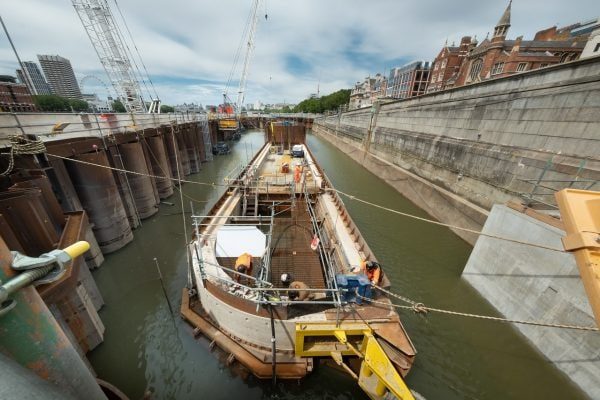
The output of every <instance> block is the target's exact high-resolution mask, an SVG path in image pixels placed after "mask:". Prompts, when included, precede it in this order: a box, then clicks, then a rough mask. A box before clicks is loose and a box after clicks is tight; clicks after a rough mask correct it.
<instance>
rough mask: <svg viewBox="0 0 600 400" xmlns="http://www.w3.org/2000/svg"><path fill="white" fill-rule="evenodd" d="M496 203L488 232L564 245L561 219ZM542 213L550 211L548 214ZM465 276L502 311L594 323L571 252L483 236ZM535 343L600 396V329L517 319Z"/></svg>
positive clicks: (524, 317) (588, 390)
mask: <svg viewBox="0 0 600 400" xmlns="http://www.w3.org/2000/svg"><path fill="white" fill-rule="evenodd" d="M539 217H540V216H537V218H536V213H531V214H530V215H527V214H526V213H523V212H520V211H518V210H514V209H511V208H509V207H506V206H503V205H495V206H494V207H493V208H492V211H491V213H490V216H489V218H488V219H487V221H486V223H485V226H484V228H483V232H485V233H487V234H490V235H497V236H503V237H510V238H513V239H516V240H521V241H526V242H531V241H532V239H535V243H539V244H541V245H545V246H549V247H554V248H557V249H560V248H562V243H561V238H562V237H564V236H565V232H564V231H563V230H562V229H561V228H560V225H561V224H560V223H558V224H557V223H554V224H548V223H546V222H545V218H544V219H540V218H539ZM541 217H544V216H543V215H542V216H541ZM463 277H464V278H465V279H466V280H467V281H468V282H469V283H470V284H471V285H473V286H474V287H475V288H477V290H478V291H479V292H480V293H481V294H482V295H483V296H484V297H485V298H486V299H487V300H488V301H489V302H490V303H492V304H493V305H494V306H495V307H496V308H497V309H498V311H500V312H501V313H502V314H503V315H505V316H510V318H511V319H518V320H523V321H540V322H548V323H560V324H565V325H578V326H594V325H595V321H594V315H593V313H592V309H591V307H590V304H589V302H588V300H587V296H586V294H585V290H584V288H583V284H582V282H581V278H580V277H579V271H578V269H577V266H576V264H575V263H574V261H573V256H572V255H571V254H568V253H558V252H552V251H547V250H544V249H541V248H534V247H530V246H523V245H521V244H517V243H512V242H507V241H503V240H497V239H492V238H489V237H484V236H482V237H481V238H479V240H478V241H477V244H476V245H475V247H474V249H473V252H472V253H471V256H470V258H469V261H468V262H467V265H466V267H465V269H464V271H463ZM515 328H516V329H518V330H519V331H520V332H521V333H522V334H523V335H525V336H526V337H527V338H528V339H529V340H530V341H531V342H532V343H534V344H535V346H536V347H537V348H538V349H539V350H540V351H541V352H542V353H543V354H544V355H545V356H546V358H548V360H549V361H550V362H551V363H553V364H554V365H555V366H556V367H557V368H559V369H560V370H562V371H563V372H564V373H565V374H566V375H567V376H568V377H569V378H570V379H571V380H573V382H575V383H577V385H579V386H580V387H581V388H582V389H583V391H584V392H586V393H587V394H588V395H589V396H590V398H592V399H598V398H600V333H599V332H584V331H578V330H573V329H557V328H542V327H537V326H530V325H515Z"/></svg>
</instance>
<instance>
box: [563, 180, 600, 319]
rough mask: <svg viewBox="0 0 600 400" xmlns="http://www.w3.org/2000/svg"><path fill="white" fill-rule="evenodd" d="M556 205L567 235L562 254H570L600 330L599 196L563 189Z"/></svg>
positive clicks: (597, 194) (599, 193) (586, 191)
mask: <svg viewBox="0 0 600 400" xmlns="http://www.w3.org/2000/svg"><path fill="white" fill-rule="evenodd" d="M555 197H556V202H557V203H558V208H559V209H560V215H561V218H562V220H563V223H564V225H565V231H566V233H567V235H566V236H565V237H564V238H563V239H562V242H563V246H564V248H565V250H567V251H569V252H573V254H574V255H575V261H576V262H577V267H578V268H579V275H581V280H582V281H583V287H584V288H585V292H586V294H587V297H588V299H589V302H590V305H591V306H592V311H593V313H594V317H595V318H596V324H597V325H598V326H599V327H600V192H593V191H589V190H579V189H563V190H561V191H559V192H557V193H556V195H555Z"/></svg>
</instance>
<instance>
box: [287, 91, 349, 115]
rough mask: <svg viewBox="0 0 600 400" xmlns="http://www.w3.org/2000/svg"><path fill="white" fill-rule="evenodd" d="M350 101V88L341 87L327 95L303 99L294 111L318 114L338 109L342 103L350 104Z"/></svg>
mask: <svg viewBox="0 0 600 400" xmlns="http://www.w3.org/2000/svg"><path fill="white" fill-rule="evenodd" d="M349 101H350V89H341V90H338V91H337V92H333V93H331V94H328V95H327V96H322V97H319V98H310V99H306V100H303V101H301V102H300V103H299V104H298V105H297V106H296V107H295V108H294V111H295V112H306V113H315V114H318V113H322V112H325V111H329V110H337V109H338V108H339V107H340V106H341V105H343V104H348V102H349Z"/></svg>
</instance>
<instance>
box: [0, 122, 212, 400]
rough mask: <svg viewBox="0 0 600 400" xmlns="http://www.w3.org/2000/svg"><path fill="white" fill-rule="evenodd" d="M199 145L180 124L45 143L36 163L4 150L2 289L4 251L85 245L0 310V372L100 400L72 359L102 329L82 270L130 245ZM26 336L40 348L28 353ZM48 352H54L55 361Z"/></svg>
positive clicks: (95, 297)
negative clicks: (4, 368)
mask: <svg viewBox="0 0 600 400" xmlns="http://www.w3.org/2000/svg"><path fill="white" fill-rule="evenodd" d="M82 136H83V135H82ZM205 137H206V135H204V134H203V125H202V123H201V122H186V123H180V124H170V125H163V126H159V127H156V128H149V129H148V128H145V129H142V130H135V131H129V132H121V133H118V134H113V135H108V136H102V137H75V138H69V139H62V140H51V141H46V142H45V143H44V144H45V152H41V151H40V152H39V153H38V154H21V155H19V154H17V155H15V154H14V151H12V149H9V148H7V149H6V152H5V153H4V155H5V157H2V159H1V162H2V164H3V165H2V169H3V170H6V171H7V173H6V174H5V175H4V176H3V178H2V182H1V184H2V187H1V190H2V191H0V237H1V239H0V242H1V243H0V244H1V245H2V246H0V247H1V248H2V249H4V250H3V251H2V252H0V253H1V255H2V262H3V263H2V265H3V268H4V270H3V273H2V276H1V277H2V281H5V280H6V279H9V278H11V277H12V276H13V275H14V271H11V268H10V267H11V264H12V263H13V262H14V261H13V258H12V255H11V253H10V252H9V251H8V250H13V251H18V252H20V253H22V254H23V255H27V256H30V257H38V256H39V255H40V254H43V253H48V252H51V251H52V250H54V249H57V248H63V247H65V246H68V245H70V244H72V243H75V242H77V241H80V240H85V241H87V242H88V243H89V244H90V249H89V251H87V252H86V253H85V257H79V258H78V259H77V260H75V261H74V262H73V263H72V264H71V265H69V266H68V267H67V270H66V273H65V275H64V276H63V277H62V278H60V279H59V280H57V281H55V282H52V283H49V284H44V285H40V286H37V290H35V289H34V288H33V287H29V288H27V292H24V291H21V292H19V294H18V295H16V296H15V299H17V300H16V301H15V302H14V303H16V304H17V306H16V307H13V305H12V304H13V303H8V302H7V303H5V304H4V303H3V308H2V310H0V311H1V312H2V316H3V324H2V328H3V329H0V350H1V351H2V353H4V354H6V355H8V356H9V359H7V360H5V361H6V362H7V363H8V364H7V365H12V364H11V362H12V363H13V364H14V362H13V361H12V360H15V361H17V363H18V364H21V365H24V366H29V367H30V368H31V369H33V370H34V371H35V372H36V373H37V374H38V375H41V376H42V377H46V378H48V379H50V381H53V382H54V383H58V384H59V386H61V389H63V390H65V393H67V394H65V393H63V395H64V396H68V394H70V395H72V396H74V397H75V398H84V397H85V398H91V399H101V398H105V397H104V394H103V392H102V390H100V386H98V383H96V379H95V378H94V376H93V375H92V374H91V373H90V371H89V369H88V368H87V367H86V363H87V361H84V360H85V359H84V358H83V357H82V356H83V355H84V354H85V353H87V352H88V351H90V350H92V349H94V348H95V347H96V346H98V345H99V344H100V343H102V341H103V336H104V330H105V328H104V325H103V323H102V321H101V319H100V317H99V316H98V310H99V309H100V308H101V307H102V305H103V304H104V301H103V299H102V296H101V294H100V292H99V290H98V288H97V286H96V284H95V282H94V279H93V278H92V276H91V273H90V270H91V269H95V268H98V267H99V266H100V264H102V262H103V260H104V257H103V254H108V253H112V252H114V251H117V250H119V249H121V248H122V247H123V246H125V245H127V244H128V243H129V242H131V241H132V240H133V237H134V235H133V230H134V229H135V228H136V227H138V226H140V224H141V221H142V220H144V219H146V218H149V217H151V216H153V215H154V214H156V213H157V211H158V204H159V203H160V201H161V200H163V199H166V198H168V197H169V196H171V195H173V193H174V185H175V184H177V182H176V181H175V180H174V178H177V177H183V176H185V175H189V174H190V173H193V172H198V171H199V169H200V166H201V164H202V162H205V161H207V158H206V150H205V149H206V147H207V146H206V144H205V143H204V138H205ZM30 138H31V137H30ZM21 140H29V141H35V139H33V138H31V139H21ZM123 171H131V172H133V173H125V172H123ZM160 177H165V178H160ZM88 218H89V221H88ZM23 296H25V297H23ZM19 298H20V300H18V299H19ZM13 308H14V310H13ZM24 318H25V319H24ZM27 318H29V319H30V321H29V322H27V321H28V320H27ZM40 321H45V322H44V323H40ZM32 335H34V336H35V337H38V338H40V339H41V340H40V341H39V342H38V343H37V344H36V345H35V346H32V345H31V342H30V341H29V340H30V339H29V338H30V337H33V336H32ZM51 338H54V339H51ZM57 346H58V347H57ZM57 348H61V349H64V350H61V352H59V353H56V349H57ZM10 359H12V360H10ZM17 367H18V366H17ZM67 369H70V371H67ZM17 375H19V376H20V374H17V373H15V376H17ZM34 378H35V377H34ZM32 379H33V378H32ZM33 381H34V382H37V381H36V380H35V379H33ZM77 382H79V383H77ZM82 382H86V383H85V384H84V383H82ZM38 383H39V382H38ZM107 386H110V385H103V386H102V387H103V388H105V387H107ZM104 392H105V393H110V395H111V396H112V395H113V394H114V393H115V392H118V391H117V390H116V389H114V388H113V390H108V389H104ZM109 397H110V396H109ZM65 398H67V397H65ZM111 398H112V397H111ZM117 398H118V397H117ZM121 398H123V397H122V396H121Z"/></svg>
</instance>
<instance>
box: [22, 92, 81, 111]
mask: <svg viewBox="0 0 600 400" xmlns="http://www.w3.org/2000/svg"><path fill="white" fill-rule="evenodd" d="M33 99H34V101H35V104H36V106H37V108H39V109H40V111H54V112H61V111H62V112H69V111H71V105H70V104H69V100H67V99H65V98H64V97H60V96H57V95H54V94H40V95H37V96H33ZM86 104H87V103H86Z"/></svg>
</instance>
